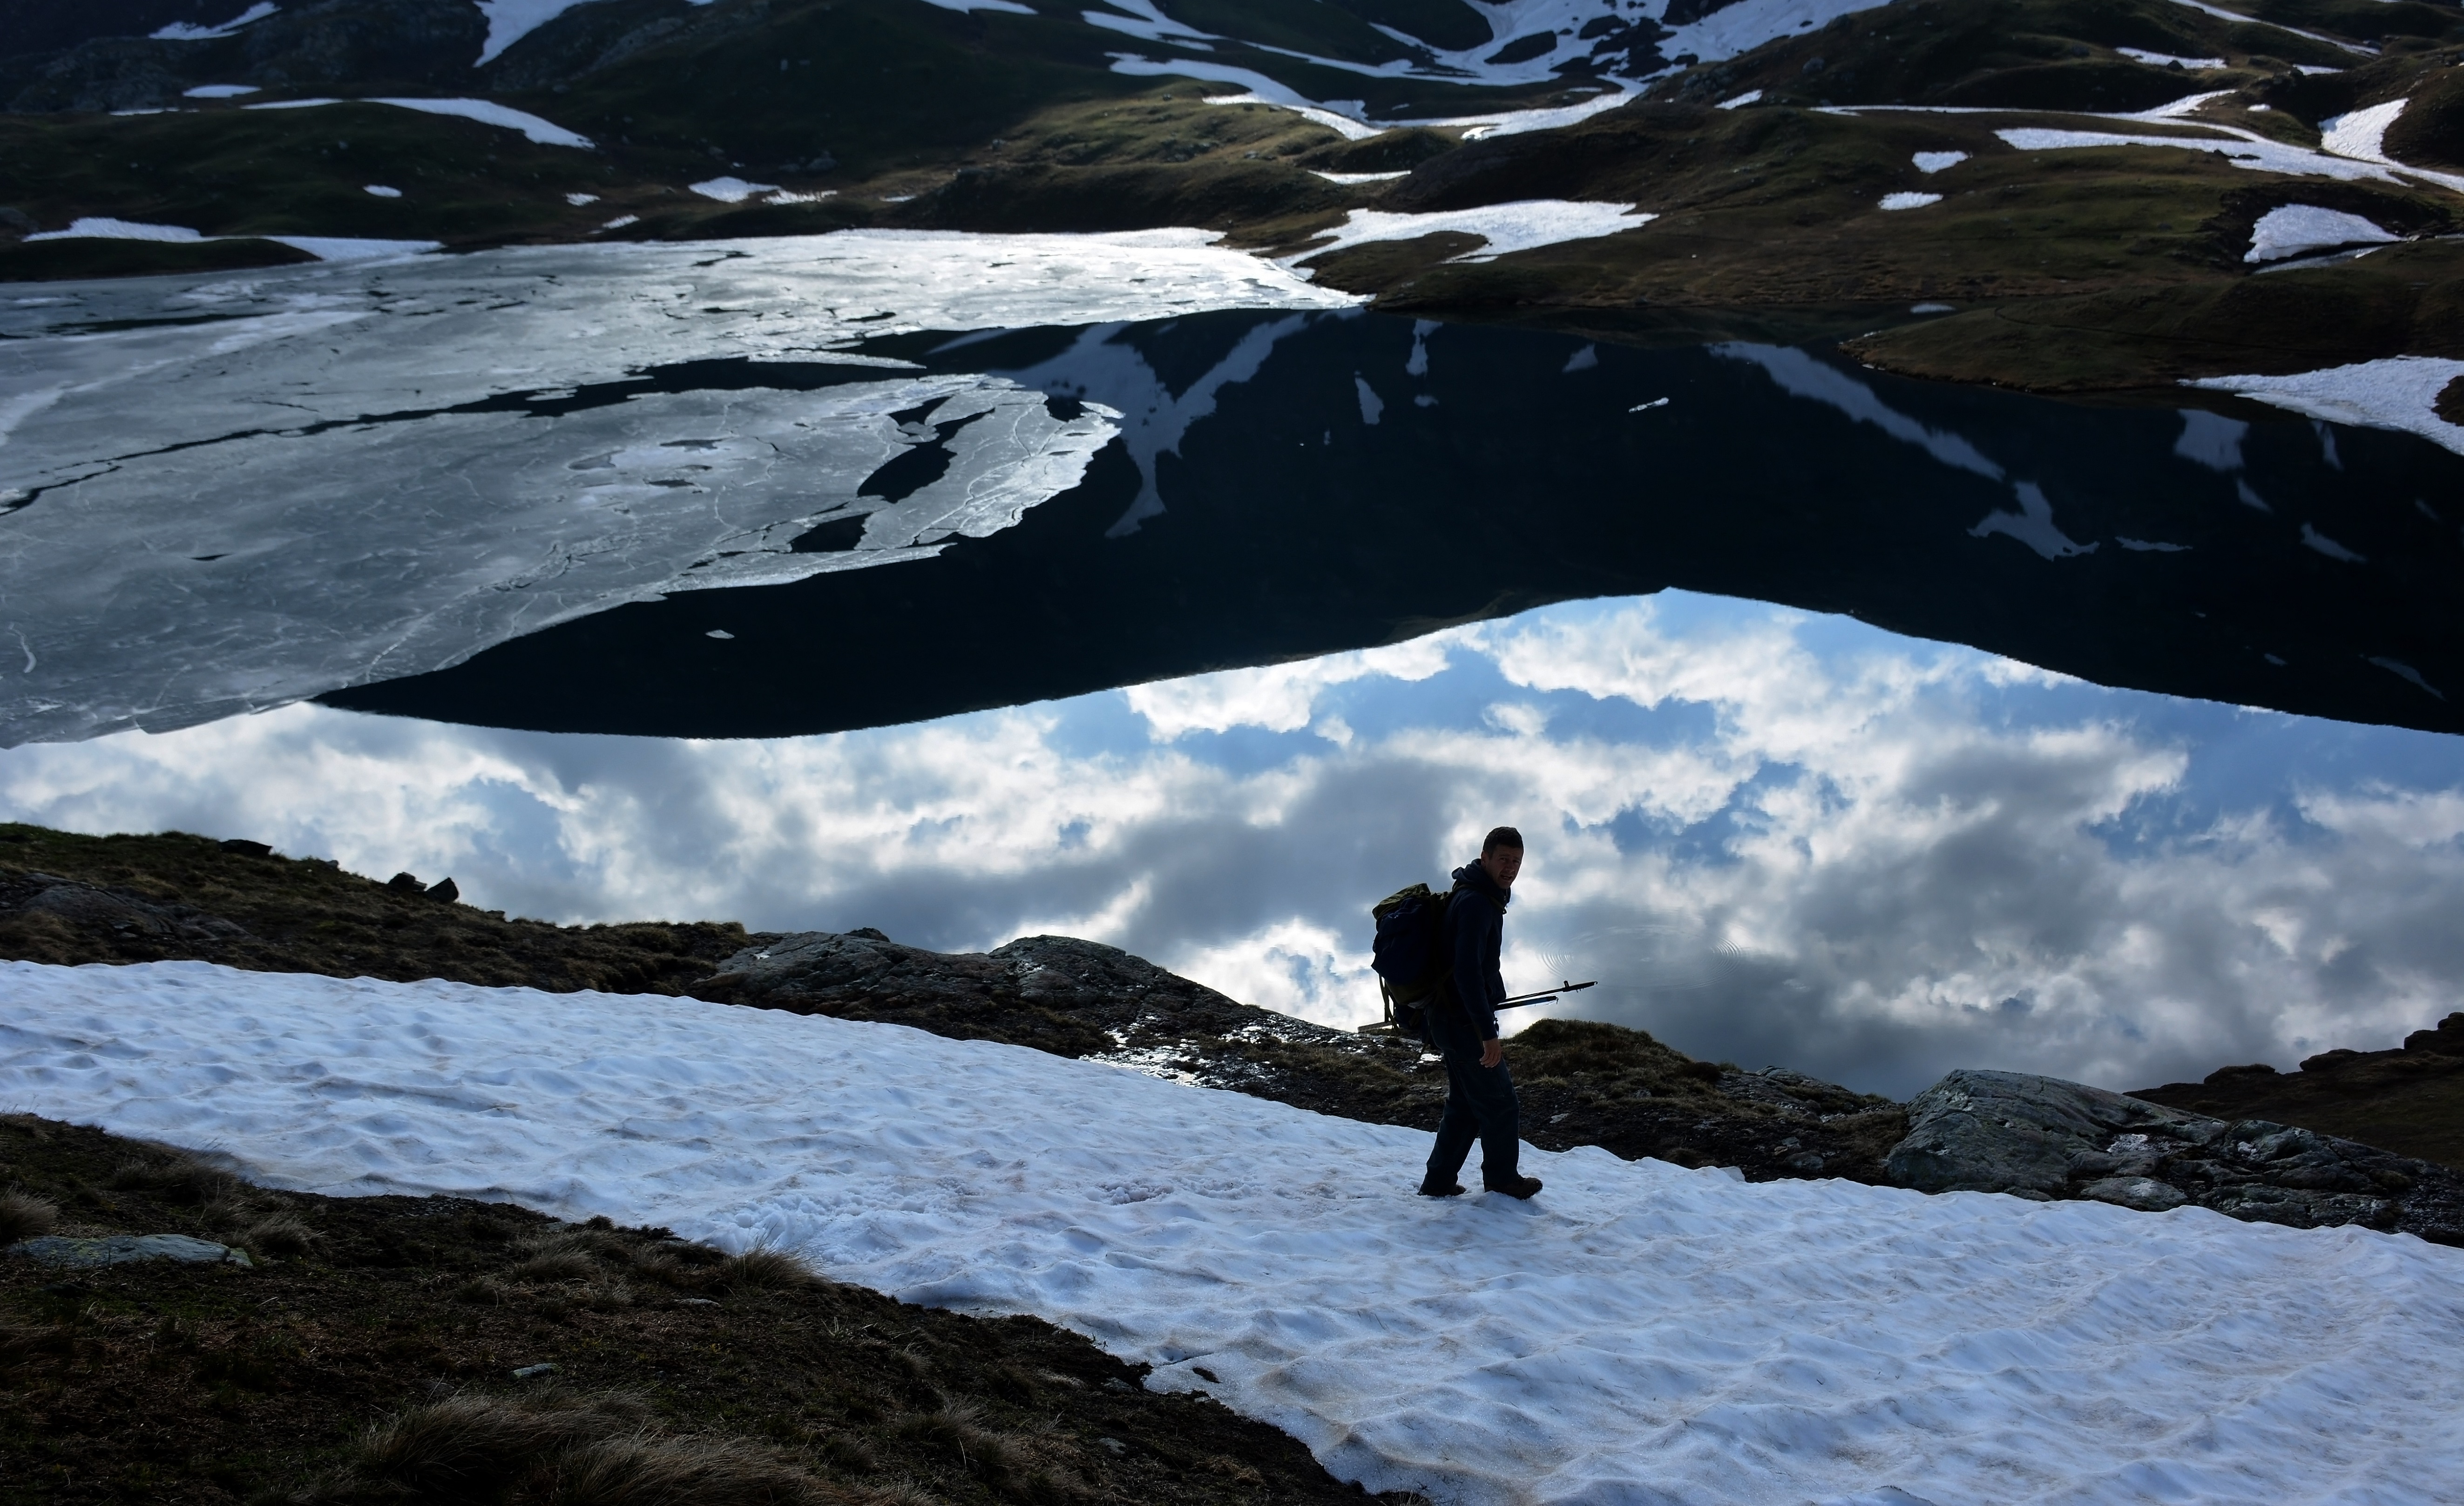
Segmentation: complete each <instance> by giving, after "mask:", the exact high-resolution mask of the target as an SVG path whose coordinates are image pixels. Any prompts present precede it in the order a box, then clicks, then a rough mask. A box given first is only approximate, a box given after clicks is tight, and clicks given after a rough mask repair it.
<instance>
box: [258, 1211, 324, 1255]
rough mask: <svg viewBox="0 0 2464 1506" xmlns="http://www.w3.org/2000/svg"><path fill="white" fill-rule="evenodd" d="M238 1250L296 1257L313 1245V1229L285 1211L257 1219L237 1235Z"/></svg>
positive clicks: (314, 1239)
mask: <svg viewBox="0 0 2464 1506" xmlns="http://www.w3.org/2000/svg"><path fill="white" fill-rule="evenodd" d="M239 1242H240V1246H241V1248H242V1249H244V1250H247V1251H249V1252H250V1253H252V1254H257V1255H267V1256H271V1257H273V1258H275V1259H278V1260H296V1259H297V1258H298V1257H299V1256H301V1255H304V1254H306V1253H307V1252H308V1251H310V1250H311V1249H313V1248H315V1246H316V1244H317V1231H316V1230H315V1229H310V1228H309V1227H308V1226H307V1225H306V1224H304V1223H301V1222H300V1221H299V1220H298V1219H296V1218H294V1217H292V1216H291V1215H290V1214H288V1213H276V1214H275V1215H273V1216H272V1217H270V1218H261V1219H258V1220H257V1221H256V1222H255V1223H253V1224H251V1225H250V1226H249V1227H248V1228H247V1229H245V1230H243V1231H242V1232H241V1234H240V1236H239Z"/></svg>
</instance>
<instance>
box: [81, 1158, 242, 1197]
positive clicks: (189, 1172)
mask: <svg viewBox="0 0 2464 1506" xmlns="http://www.w3.org/2000/svg"><path fill="white" fill-rule="evenodd" d="M103 1185H105V1186H108V1187H110V1188H111V1189H112V1190H113V1191H115V1192H148V1193H151V1194H153V1195H154V1196H155V1197H158V1198H160V1199H162V1200H163V1201H164V1202H165V1203H180V1204H193V1205H196V1206H197V1207H210V1206H212V1205H214V1204H216V1203H221V1202H229V1201H231V1200H235V1199H238V1198H240V1197H242V1196H244V1195H245V1194H244V1193H243V1192H242V1191H241V1185H240V1180H239V1178H237V1177H234V1176H232V1175H231V1173H230V1172H228V1171H224V1170H221V1169H219V1168H217V1167H213V1166H209V1165H207V1164H206V1163H204V1162H202V1161H199V1160H197V1159H196V1158H195V1157H193V1156H189V1155H187V1154H185V1153H183V1152H180V1151H176V1150H167V1151H166V1152H165V1154H164V1155H161V1156H158V1157H151V1158H146V1157H132V1158H131V1159H129V1160H127V1161H123V1162H121V1163H120V1165H119V1166H118V1168H117V1169H115V1170H114V1171H113V1172H112V1174H111V1176H110V1178H109V1180H107V1181H106V1182H105V1183H104V1184H103Z"/></svg>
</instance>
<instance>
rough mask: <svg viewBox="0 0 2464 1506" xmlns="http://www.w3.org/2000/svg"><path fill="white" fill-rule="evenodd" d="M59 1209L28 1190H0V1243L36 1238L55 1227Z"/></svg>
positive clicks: (56, 1226)
mask: <svg viewBox="0 0 2464 1506" xmlns="http://www.w3.org/2000/svg"><path fill="white" fill-rule="evenodd" d="M59 1223H60V1210H59V1209H58V1208H56V1207H53V1206H52V1205H51V1204H49V1203H46V1202H44V1201H43V1200H42V1199H41V1198H38V1197H35V1196H34V1195H33V1194H32V1193H28V1192H0V1245H13V1244H15V1243H16V1242H17V1241H19V1240H21V1239H38V1238H40V1237H41V1236H43V1235H45V1234H48V1233H50V1232H51V1231H52V1230H53V1229H57V1228H58V1227H59Z"/></svg>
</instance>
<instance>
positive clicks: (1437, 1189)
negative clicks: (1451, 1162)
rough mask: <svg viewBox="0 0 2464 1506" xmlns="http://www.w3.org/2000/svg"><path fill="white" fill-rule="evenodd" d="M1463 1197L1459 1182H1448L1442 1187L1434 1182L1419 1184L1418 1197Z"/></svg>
mask: <svg viewBox="0 0 2464 1506" xmlns="http://www.w3.org/2000/svg"><path fill="white" fill-rule="evenodd" d="M1420 1196H1422V1197H1424V1198H1459V1197H1462V1196H1463V1184H1462V1183H1460V1182H1450V1183H1448V1184H1446V1185H1444V1186H1442V1187H1441V1186H1439V1185H1437V1184H1436V1183H1434V1182H1423V1183H1421V1184H1420Z"/></svg>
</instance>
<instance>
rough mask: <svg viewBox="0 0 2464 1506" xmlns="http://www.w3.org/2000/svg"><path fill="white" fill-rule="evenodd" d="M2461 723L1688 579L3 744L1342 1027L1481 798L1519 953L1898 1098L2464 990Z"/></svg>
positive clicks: (2396, 1007) (773, 914)
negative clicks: (2135, 683) (733, 734)
mask: <svg viewBox="0 0 2464 1506" xmlns="http://www.w3.org/2000/svg"><path fill="white" fill-rule="evenodd" d="M2456 751H2457V748H2456V743H2455V741H2454V740H2453V739H2450V738H2442V737H2439V736H2436V735H2432V734H2426V733H2416V732H2408V731H2401V730H2393V729H2387V728H2378V727H2364V726H2353V725H2346V724H2343V723H2335V722H2326V721H2318V720H2306V719H2300V718H2295V717H2288V716H2283V715H2279V714H2276V713H2269V712H2254V711H2245V710H2239V709H2235V708H2231V707H2225V706H2218V705H2213V704H2209V703H2203V702H2193V701H2184V700H2175V699H2170V698H2164V697H2157V696H2150V695H2144V694H2138V693H2130V692H2117V691H2109V690H2103V689H2100V688H2098V687H2095V686H2090V685H2086V684H2083V683H2081V682H2079V681H2075V680H2070V679H2066V678H2063V677H2060V676H2057V675H2047V674H2043V673H2040V672H2038V671H2035V670H2031V669H2027V668H2025V667H2022V666H2019V665H2016V664H2013V663H2012V662H2011V661H2008V660H2004V659H1998V658H1995V657H1992V656H1991V655H1987V654H1983V653H1975V652H1973V651H1969V650H1966V649H1961V648H1952V647H1945V646H1940V645H1935V644H1929V643H1923V642H1917V641H1913V640H1909V639H1905V638H1900V637H1896V636H1893V635H1891V634H1888V633H1885V632H1882V631H1879V630H1875V629H1871V628H1868V627H1865V626H1863V625H1861V624H1859V623H1857V622H1855V621H1853V620H1850V619H1845V618H1836V617H1824V616H1817V615H1810V614H1806V613H1801V612H1796V611H1791V610H1786V609H1776V608H1771V607H1767V606H1763V605H1760V604H1755V603H1749V602H1739V601H1731V600H1727V599H1723V598H1715V597H1705V596H1695V595H1688V594H1684V593H1679V592H1670V593H1666V594H1663V595H1661V596H1660V597H1656V598H1649V599H1631V598H1629V599H1618V600H1609V601H1600V602H1589V603H1576V604H1569V605H1564V606H1559V607H1553V608H1549V609H1541V610H1538V611H1533V612H1529V613H1526V614H1524V615H1522V616H1519V617H1514V618H1508V619H1505V620H1502V621H1497V622H1491V623H1486V624H1483V625H1480V626H1476V627H1471V628H1465V629H1461V630H1456V631H1448V632H1444V633H1441V634H1438V635H1436V636H1434V637H1430V638H1424V639H1420V640H1418V641H1415V642H1412V643H1407V644H1403V645H1399V646H1397V647H1394V648H1387V649H1377V650H1369V651H1364V652H1360V653H1344V654H1336V655H1333V656H1331V657H1327V658H1321V659H1314V660H1309V661H1304V662H1300V663H1295V664H1289V665H1283V666H1277V667H1272V668H1265V669H1253V670H1242V671H1235V672H1230V673H1225V674H1220V675H1205V676H1199V677H1197V678H1192V679H1184V680H1177V681H1169V682H1164V683H1159V684H1155V685H1147V686H1139V687H1133V688H1131V689H1129V690H1125V691H1112V692H1105V693H1101V694H1097V695H1091V696H1085V697H1080V698H1073V699H1069V700H1065V701H1057V702H1047V703H1043V704H1039V705H1034V706H1028V707H1022V708H1016V709H1011V710H1005V711H996V712H985V713H979V714H976V715H971V716H964V717H957V718H951V719H948V720H940V721H934V722H927V723H922V724H918V725H913V726H906V727H893V728H885V729H877V730H873V731H867V732H858V733H848V734H841V735H834V736H827V737H813V738H798V739H783V740H778V741H771V742H661V741H657V740H649V739H627V738H609V737H581V736H559V735H546V734H533V733H515V732H503V731H495V730H488V729H477V728H466V727H456V726H446V725H438V724H432V723H425V722H416V721H407V720H390V719H384V718H374V717H363V716H357V715H353V714H349V713H343V712H337V711H333V710H328V709H325V708H320V707H316V706H305V705H303V706H293V707H289V708H286V709H284V710H281V711H278V712H274V713H269V714H267V715H265V716H261V717H255V718H247V719H239V720H230V721H224V722H219V723H215V724H213V725H210V726H205V727H197V728H191V729H187V730H186V731H182V732H177V733H173V734H168V735H165V736H159V737H157V736H147V735H143V734H124V735H121V736H117V737H113V738H108V739H103V740H100V741H98V742H89V743H84V744H77V745H66V746H60V745H39V746H29V747H21V748H17V749H14V750H11V751H10V752H8V753H5V754H0V812H5V813H6V814H8V815H9V816H11V817H13V818H16V819H22V820H29V821H36V822H41V823H44V824H48V825H53V826H59V827H67V828H71V829H74V830H80V831H113V830H157V829H163V828H172V827H176V828H183V829H186V830H190V831H204V832H207V833H209V834H213V835H217V836H225V835H233V836H236V835H245V836H253V837H256V838H259V839H261V840H267V841H272V842H274V843H275V845H276V846H277V847H278V848H280V849H282V850H284V851H286V852H291V853H330V854H332V855H334V856H335V857H337V858H339V859H341V862H342V863H343V864H344V866H345V867H348V868H351V869H353V870H355V871H358V872H362V873H365V874H369V875H375V876H378V877H383V876H385V875H388V874H391V873H392V872H394V871H395V870H396V869H397V868H408V869H411V870H413V871H415V872H417V873H419V874H421V875H423V876H429V877H434V876H438V875H443V874H447V873H451V875H453V876H454V877H455V879H456V880H457V882H459V884H460V885H461V887H462V889H463V892H464V894H465V895H466V896H468V897H471V898H473V900H475V901H476V902H478V903H481V904H484V905H488V906H490V907H501V908H504V909H506V910H508V911H509V912H513V913H517V914H530V915H538V916H543V917H548V918H552V919H561V920H579V919H627V918H639V917H644V916H661V917H669V918H676V919H686V918H699V917H725V918H733V919H742V920H744V921H745V922H746V923H747V924H749V925H753V926H755V927H757V928H805V927H814V926H820V927H827V928H831V929H846V928H849V927H853V926H857V925H876V926H879V927H881V928H882V929H883V930H885V931H887V932H888V933H889V934H891V936H893V937H896V938H898V939H899V940H902V941H913V942H916V943H918V944H922V945H928V946H935V947H943V948H956V947H980V946H986V945H991V944H995V943H998V942H1000V941H1004V940H1007V939H1008V938H1010V937H1012V936H1016V935H1020V934H1024V933H1029V932H1033V931H1037V930H1055V931H1065V932H1069V933H1072V934H1077V935H1084V936H1091V937H1095V938H1098V939H1101V940H1105V941H1112V942H1115V943H1117V944H1120V945H1122V946H1125V947H1128V948H1129V949H1131V950H1133V951H1135V952H1138V953H1141V954H1142V955H1145V956H1148V957H1151V958H1154V959H1155V961H1157V962H1160V963H1164V964H1165V965H1168V966H1172V967H1174V968H1176V969H1177V970H1179V971H1182V972H1184V973H1188V974H1190V975H1191V976H1194V977H1198V978H1200V979H1202V980H1204V981H1206V982H1208V983H1211V984H1213V985H1215V986H1218V987H1221V988H1222V989H1224V990H1225V991H1227V992H1230V993H1232V994H1234V995H1236V996H1238V997H1241V998H1243V999H1247V1000H1249V1001H1251V1002H1254V1003H1258V1004H1264V1005H1267V1006H1270V1007H1274V1008H1284V1009H1288V1010H1290V1011H1292V1012H1294V1013H1298V1014H1303V1015H1307V1016H1309V1017H1311V1018H1315V1019H1319V1020H1324V1021H1327V1022H1329V1023H1353V1022H1357V1021H1358V1020H1361V1019H1363V1018H1367V1017H1369V1016H1370V1015H1371V1014H1372V1013H1374V1010H1375V989H1374V988H1373V987H1372V986H1371V985H1370V983H1369V981H1368V975H1367V974H1366V972H1365V970H1364V968H1365V965H1366V941H1367V937H1366V934H1365V924H1366V920H1365V907H1366V905H1367V904H1368V902H1369V901H1370V900H1372V899H1375V898H1376V897H1378V896H1381V895H1383V894H1385V893H1387V892H1388V891H1390V890H1392V889H1394V888H1396V887H1397V886H1398V885H1400V884H1402V883H1406V882H1409V881H1411V880H1412V879H1414V878H1427V879H1431V880H1436V879H1438V878H1439V877H1440V876H1441V875H1442V873H1443V872H1444V870H1445V868H1446V867H1448V866H1450V865H1451V864H1452V863H1456V862H1460V861H1463V859H1464V857H1466V856H1467V855H1468V854H1469V853H1470V851H1471V850H1472V848H1473V847H1474V846H1476V844H1477V842H1478V837H1479V833H1480V832H1481V831H1483V830H1485V828H1487V827H1488V826H1489V825H1491V824H1493V823H1495V822H1499V821H1511V822H1514V823H1516V824H1518V825H1520V826H1521V827H1522V828H1523V830H1524V831H1525V832H1526V833H1527V834H1528V835H1529V838H1530V840H1531V859H1530V862H1529V865H1528V866H1527V868H1526V870H1525V877H1524V881H1523V883H1522V885H1521V886H1520V891H1519V893H1518V895H1517V901H1516V908H1515V913H1514V916H1513V918H1512V920H1511V922H1510V923H1509V925H1508V928H1507V934H1508V937H1509V939H1510V942H1511V948H1510V951H1509V955H1508V960H1507V961H1508V965H1507V974H1508V980H1507V981H1508V982H1509V983H1510V984H1513V985H1516V986H1525V985H1533V984H1539V983H1544V982H1548V981H1551V980H1553V979H1555V978H1556V977H1559V976H1561V975H1572V976H1576V977H1593V976H1596V977H1599V978H1602V979H1604V980H1607V983H1606V985H1605V986H1602V987H1601V988H1600V989H1598V990H1596V991H1595V992H1594V993H1591V994H1587V995H1584V996H1582V998H1583V1003H1584V1005H1585V1007H1586V1008H1585V1009H1584V1010H1583V1012H1587V1013H1590V1014H1594V1015H1596V1016H1600V1017H1606V1018H1614V1019H1617V1020H1620V1021H1622V1022H1625V1023H1630V1024H1636V1025H1640V1026H1643V1027H1646V1028H1648V1029H1650V1030H1654V1031H1655V1032H1657V1033H1659V1034H1661V1035H1662V1036H1663V1037H1665V1038H1666V1039H1668V1040H1669V1041H1670V1042H1672V1043H1673V1044H1675V1045H1677V1046H1679V1047H1681V1048H1682V1049H1684V1050H1686V1051H1689V1052H1694V1053H1696V1054H1698V1055H1706V1056H1712V1057H1725V1058H1731V1059H1734V1060H1737V1061H1739V1062H1742V1063H1745V1064H1747V1065H1753V1066H1759V1065H1761V1064H1763V1063H1764V1062H1766V1061H1777V1062H1785V1063H1787V1064H1790V1065H1793V1066H1795V1067H1798V1068H1801V1069H1803V1070H1807V1071H1812V1072H1815V1073H1818V1074H1823V1075H1826V1076H1832V1077H1836V1078H1838V1079H1840V1080H1843V1081H1846V1082H1849V1083H1852V1084H1854V1085H1856V1086H1859V1087H1863V1088H1869V1089H1874V1090H1879V1091H1885V1092H1890V1093H1894V1094H1905V1093H1907V1092H1909V1091H1912V1090H1913V1089H1915V1088H1917V1087H1920V1086H1922V1085H1923V1084H1924V1083H1925V1082H1926V1081H1929V1080H1931V1078H1932V1077H1934V1076H1935V1075H1937V1074H1939V1073H1940V1072H1942V1071H1944V1070H1946V1069H1947V1068H1948V1067H1951V1066H1956V1065H1970V1066H1994V1067H2007V1068H2019V1069H2027V1070H2036V1071H2044V1072H2049V1073H2054V1074H2060V1075H2064V1076H2071V1077H2078V1078H2082V1079H2085V1080H2088V1081H2094V1082H2101V1083H2105V1084H2108V1085H2112V1086H2119V1087H2133V1086H2143V1085H2145V1084H2148V1083H2152V1082H2157V1081H2162V1080H2166V1079H2167V1078H2168V1077H2178V1076H2181V1075H2184V1074H2198V1073H2203V1072H2205V1071H2207V1070H2209V1069H2211V1068H2213V1067H2215V1066H2218V1065H2221V1064H2223V1063H2225V1062H2228V1061H2248V1060H2272V1061H2274V1062H2276V1063H2277V1065H2279V1066H2290V1065H2292V1064H2293V1062H2294V1061H2296V1060H2298V1059H2299V1057H2300V1056H2302V1055H2304V1054H2306V1053H2308V1052H2314V1051H2318V1050H2322V1049H2324V1048H2326V1047H2329V1046H2340V1045H2349V1046H2357V1047H2365V1048H2367V1047H2378V1046H2386V1045H2392V1044H2394V1042H2395V1041H2396V1039H2398V1038H2399V1037H2400V1036H2401V1035H2402V1034H2403V1033H2404V1032H2405V1031H2406V1030H2410V1029H2415V1028H2418V1027H2420V1026H2422V1025H2424V1024H2427V1023H2429V1022H2430V1021H2431V1020H2433V1019H2434V1018H2436V1017H2437V1016H2439V1015H2441V1014H2443V1013H2445V1012H2446V1011H2447V1010H2449V1009H2452V1008H2456V1007H2457V1004H2458V994H2459V991H2464V990H2459V989H2458V986H2457V985H2458V982H2459V980H2464V937H2459V935H2458V934H2457V929H2456V927H2454V926H2453V917H2454V915H2455V914H2456V913H2457V911H2458V901H2459V899H2464V779H2459V775H2458V772H2457V762H2456V757H2455V755H2456Z"/></svg>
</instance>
